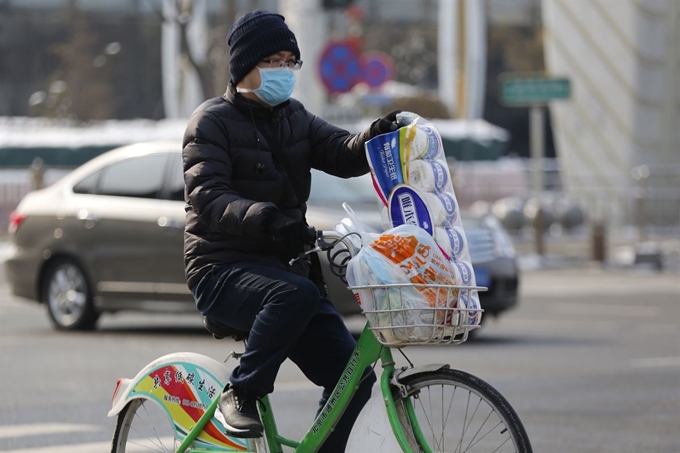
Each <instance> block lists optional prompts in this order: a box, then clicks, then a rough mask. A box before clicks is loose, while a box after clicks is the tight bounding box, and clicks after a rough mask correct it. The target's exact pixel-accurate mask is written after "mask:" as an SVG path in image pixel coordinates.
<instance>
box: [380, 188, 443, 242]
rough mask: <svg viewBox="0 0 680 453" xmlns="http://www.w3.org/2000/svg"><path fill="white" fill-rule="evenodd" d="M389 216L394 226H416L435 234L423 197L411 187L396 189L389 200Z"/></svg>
mask: <svg viewBox="0 0 680 453" xmlns="http://www.w3.org/2000/svg"><path fill="white" fill-rule="evenodd" d="M389 214H390V219H391V220H392V225H394V226H395V227H396V226H399V225H404V224H406V225H415V226H418V227H420V228H422V229H424V230H425V231H427V232H428V233H429V234H430V235H432V233H433V228H434V227H433V225H432V218H431V217H430V211H429V210H428V209H427V206H426V205H425V201H423V199H422V197H421V196H420V195H418V192H416V191H415V190H414V189H412V188H411V187H409V186H406V185H401V186H399V187H396V188H395V189H394V190H393V191H392V194H391V195H390V199H389Z"/></svg>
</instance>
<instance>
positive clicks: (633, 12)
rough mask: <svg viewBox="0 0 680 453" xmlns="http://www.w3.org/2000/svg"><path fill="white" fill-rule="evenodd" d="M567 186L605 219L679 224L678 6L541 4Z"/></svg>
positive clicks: (645, 1)
mask: <svg viewBox="0 0 680 453" xmlns="http://www.w3.org/2000/svg"><path fill="white" fill-rule="evenodd" d="M543 19H544V33H545V52H546V59H547V70H548V72H549V73H550V74H553V75H556V76H567V77H569V78H570V79H571V86H572V97H571V99H570V100H569V101H566V102H555V103H554V104H553V105H551V111H552V114H553V120H554V122H553V125H554V133H555V137H556V142H557V147H558V154H559V156H560V163H561V166H562V173H563V180H564V183H565V185H566V186H567V187H568V188H569V189H570V190H571V191H573V192H575V193H577V194H579V195H580V197H581V198H582V199H584V200H586V201H587V202H588V203H589V204H590V206H591V211H592V212H594V213H595V214H596V215H597V216H599V217H600V218H601V220H602V221H605V222H606V221H613V222H636V221H638V222H639V221H644V222H652V223H657V224H668V225H673V224H674V225H679V224H680V201H679V200H680V192H679V191H680V114H679V113H678V110H679V107H680V2H678V1H675V0H590V1H572V0H543Z"/></svg>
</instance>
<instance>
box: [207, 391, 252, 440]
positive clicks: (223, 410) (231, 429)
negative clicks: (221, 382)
mask: <svg viewBox="0 0 680 453" xmlns="http://www.w3.org/2000/svg"><path fill="white" fill-rule="evenodd" d="M215 418H217V420H219V421H220V422H221V423H222V425H224V429H225V431H226V432H227V434H228V435H230V436H234V437H241V438H253V437H261V436H262V431H263V428H262V422H260V414H259V413H258V412H257V397H255V396H254V395H252V394H250V393H248V392H244V391H242V390H239V389H235V388H234V387H228V388H227V390H225V392H224V393H222V395H221V396H220V402H219V404H218V405H217V410H216V411H215Z"/></svg>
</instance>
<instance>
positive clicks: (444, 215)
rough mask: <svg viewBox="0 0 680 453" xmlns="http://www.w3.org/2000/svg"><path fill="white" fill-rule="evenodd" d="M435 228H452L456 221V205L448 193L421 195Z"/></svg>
mask: <svg viewBox="0 0 680 453" xmlns="http://www.w3.org/2000/svg"><path fill="white" fill-rule="evenodd" d="M423 198H424V200H425V204H426V205H427V209H428V210H429V211H430V216H431V217H432V221H433V222H434V224H435V226H452V225H453V224H454V223H455V222H456V219H458V203H457V202H456V199H455V197H454V196H453V195H451V194H450V193H446V192H444V193H432V192H430V193H426V194H423Z"/></svg>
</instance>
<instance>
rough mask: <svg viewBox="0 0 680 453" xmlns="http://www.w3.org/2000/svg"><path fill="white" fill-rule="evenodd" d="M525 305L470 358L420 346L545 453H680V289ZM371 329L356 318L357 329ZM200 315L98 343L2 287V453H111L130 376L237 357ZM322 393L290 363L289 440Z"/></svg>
mask: <svg viewBox="0 0 680 453" xmlns="http://www.w3.org/2000/svg"><path fill="white" fill-rule="evenodd" d="M521 294H522V302H521V307H520V308H519V309H518V310H516V311H514V312H512V313H509V314H508V315H507V316H506V317H505V318H502V319H500V320H499V321H498V322H490V323H489V324H488V325H487V326H486V328H485V329H484V330H483V331H482V332H481V333H480V334H479V335H478V337H477V338H476V339H475V340H474V341H470V342H468V343H467V344H465V345H462V346H457V347H428V348H410V349H407V350H406V352H407V354H409V356H410V358H411V359H412V360H413V361H415V362H416V363H420V364H424V363H430V362H448V363H451V364H452V365H453V366H454V367H457V368H460V369H464V370H467V371H469V372H472V373H474V374H477V375H478V376H480V377H482V378H484V379H486V380H487V381H489V382H491V383H492V384H493V385H494V386H495V387H497V388H498V389H499V390H500V391H501V393H503V394H504V395H505V396H506V397H507V398H508V399H509V400H510V401H511V403H512V404H513V405H514V406H515V408H516V409H517V411H518V412H519V414H520V416H521V417H522V419H523V420H524V423H525V425H526V427H527V430H528V432H529V434H530V437H531V438H532V441H533V444H534V450H535V451H536V452H550V453H556V452H570V453H571V452H580V453H607V452H612V453H613V452H616V453H626V452H630V453H639V452H645V453H677V452H679V451H680V434H678V427H680V278H679V276H678V275H668V274H666V275H660V276H659V275H648V274H639V273H629V272H602V271H597V270H588V269H584V270H561V271H533V272H526V273H525V274H524V280H523V283H522V286H521ZM360 322H361V321H357V320H350V321H349V323H350V324H352V325H356V324H357V323H360ZM237 346H238V345H236V344H234V343H232V342H230V341H221V342H218V341H215V340H213V339H212V338H210V337H209V336H208V335H207V334H206V333H205V332H204V331H203V330H202V328H201V326H200V321H199V319H198V317H194V316H150V315H130V314H125V315H123V314H121V315H117V316H108V317H104V318H103V319H102V323H101V328H100V330H98V331H97V332H93V333H69V334H66V333H58V332H54V331H53V330H52V329H51V328H50V326H49V324H48V322H47V319H46V316H45V313H44V312H43V310H42V309H41V308H40V307H37V306H35V305H32V304H29V303H26V302H24V301H19V300H17V299H14V298H12V297H10V296H9V294H8V291H7V288H6V286H2V285H0V348H1V350H2V353H1V354H0V370H1V371H0V401H1V402H2V404H0V451H1V452H4V453H7V452H13V453H19V452H20V453H67V452H68V453H98V452H105V451H109V449H108V448H109V447H108V442H109V440H110V438H111V433H112V431H113V425H114V421H113V420H112V419H108V418H106V412H107V411H108V409H109V404H110V397H111V394H112V391H113V387H114V384H115V381H116V379H117V378H118V377H121V376H127V377H131V376H132V375H134V374H135V373H136V372H137V371H138V370H139V369H140V368H142V367H143V366H144V365H145V364H146V363H148V362H149V361H151V360H153V359H154V358H156V357H158V356H161V355H163V354H166V353H170V352H174V351H195V352H201V353H204V354H206V355H208V356H211V357H213V358H216V359H221V358H223V357H224V356H225V355H226V354H227V353H228V351H229V350H231V349H232V348H234V347H237ZM317 397H318V392H317V391H316V390H315V389H314V388H313V387H312V386H311V385H310V384H309V383H308V382H307V381H306V380H305V379H304V377H303V376H301V375H300V373H299V372H298V371H297V370H296V369H295V367H294V366H292V365H290V364H286V365H285V366H284V368H283V369H282V371H281V374H280V379H279V381H278V383H277V392H276V394H275V395H274V398H273V403H274V408H275V410H277V409H278V410H279V411H280V413H282V412H283V411H284V410H285V411H287V412H286V413H288V414H294V415H293V416H290V415H289V416H286V417H282V416H281V415H280V416H279V418H278V421H279V423H280V425H281V426H280V428H281V431H282V432H283V433H284V434H289V435H291V436H292V437H295V436H297V435H299V434H301V433H302V432H304V430H305V428H306V427H307V425H308V424H309V422H310V421H311V417H312V415H313V413H314V408H315V401H316V398H317Z"/></svg>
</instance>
